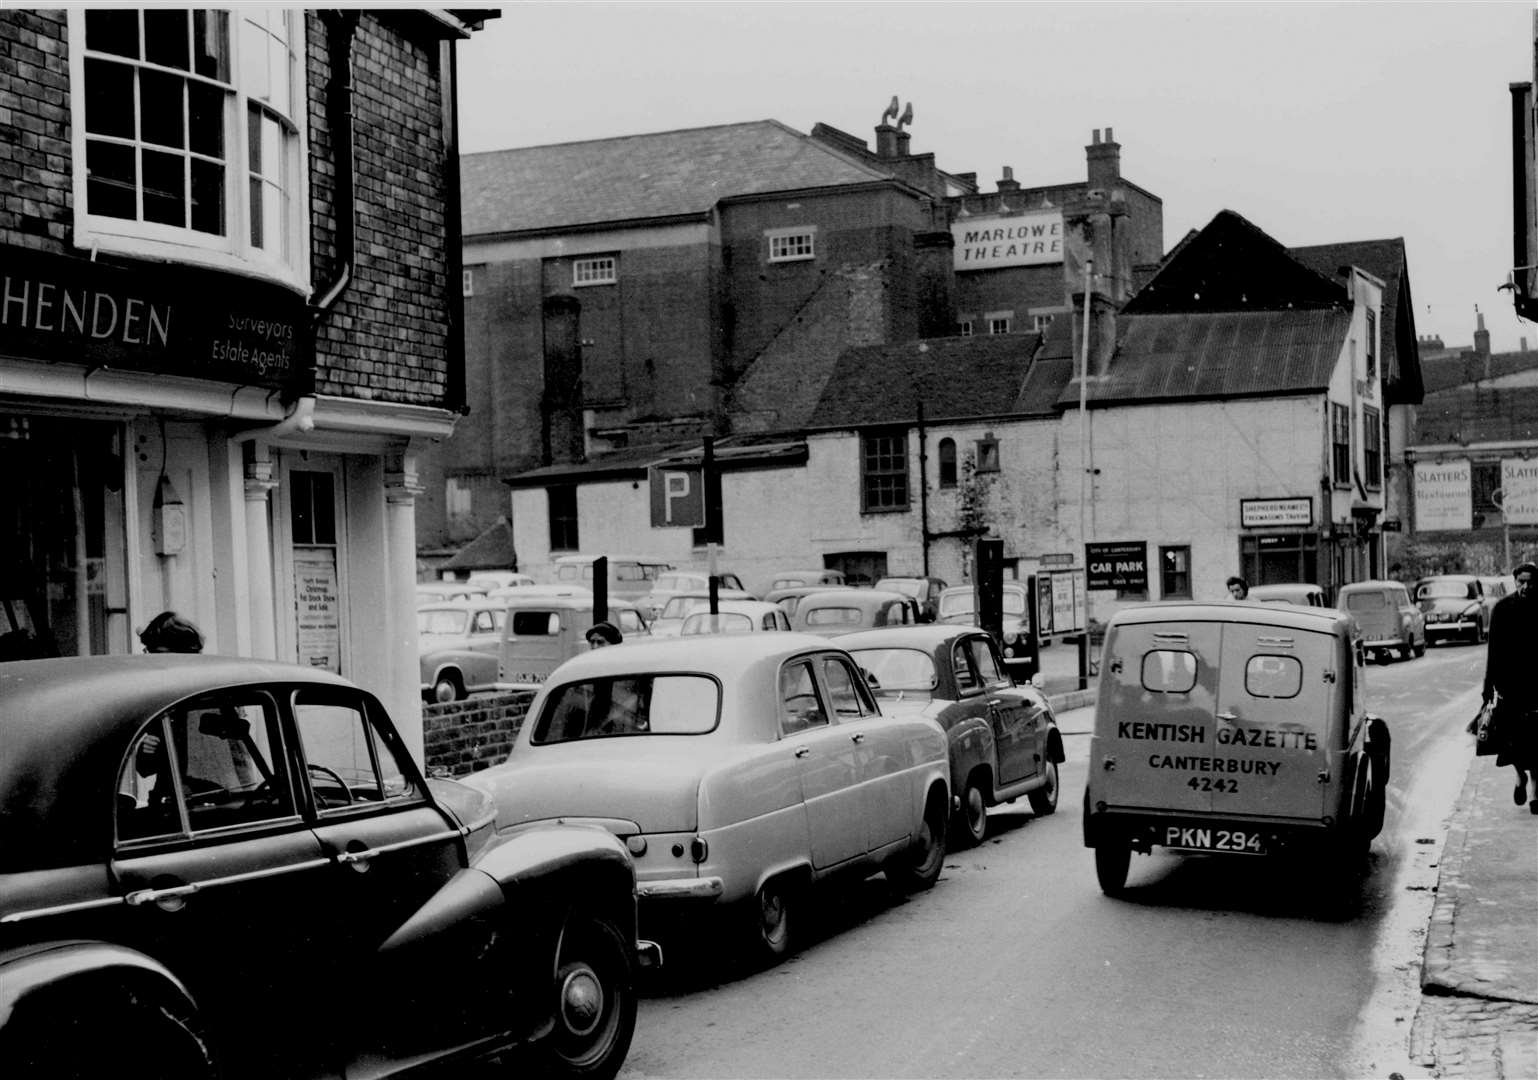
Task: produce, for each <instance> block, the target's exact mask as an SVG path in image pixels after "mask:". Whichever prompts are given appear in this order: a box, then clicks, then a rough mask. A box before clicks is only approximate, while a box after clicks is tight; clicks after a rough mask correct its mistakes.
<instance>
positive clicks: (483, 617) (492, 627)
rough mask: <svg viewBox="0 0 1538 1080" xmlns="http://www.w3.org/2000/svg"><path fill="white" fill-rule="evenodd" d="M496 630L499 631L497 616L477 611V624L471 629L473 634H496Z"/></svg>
mask: <svg viewBox="0 0 1538 1080" xmlns="http://www.w3.org/2000/svg"><path fill="white" fill-rule="evenodd" d="M496 629H497V621H496V618H495V616H494V615H493V614H492V613H491V612H489V611H477V612H476V613H475V623H474V625H472V626H471V628H470V630H471V632H472V633H476V634H491V633H495V632H496Z"/></svg>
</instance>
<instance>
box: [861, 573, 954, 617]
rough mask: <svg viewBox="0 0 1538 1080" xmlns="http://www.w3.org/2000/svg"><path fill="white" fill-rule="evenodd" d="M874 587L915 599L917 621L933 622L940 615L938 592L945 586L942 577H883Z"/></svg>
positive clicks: (942, 590)
mask: <svg viewBox="0 0 1538 1080" xmlns="http://www.w3.org/2000/svg"><path fill="white" fill-rule="evenodd" d="M876 588H878V589H885V590H886V591H887V592H900V593H902V594H903V595H904V596H911V597H913V599H915V600H917V601H918V605H919V622H934V621H935V620H936V619H938V618H939V617H940V594H941V593H942V592H944V591H945V588H946V583H945V579H944V578H937V577H884V578H882V579H881V580H879V581H877V582H876Z"/></svg>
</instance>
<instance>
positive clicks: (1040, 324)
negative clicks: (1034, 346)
mask: <svg viewBox="0 0 1538 1080" xmlns="http://www.w3.org/2000/svg"><path fill="white" fill-rule="evenodd" d="M1053 318H1054V316H1052V315H1032V316H1031V326H1032V328H1033V329H1034V330H1035V331H1036V332H1037V333H1038V334H1045V333H1046V332H1047V327H1049V326H1051V325H1052V319H1053Z"/></svg>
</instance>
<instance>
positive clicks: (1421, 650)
mask: <svg viewBox="0 0 1538 1080" xmlns="http://www.w3.org/2000/svg"><path fill="white" fill-rule="evenodd" d="M1410 651H1411V652H1413V653H1414V654H1415V655H1416V656H1418V657H1419V656H1425V655H1426V639H1425V638H1421V640H1420V644H1418V645H1416V646H1415V647H1414V648H1413V649H1411V650H1410Z"/></svg>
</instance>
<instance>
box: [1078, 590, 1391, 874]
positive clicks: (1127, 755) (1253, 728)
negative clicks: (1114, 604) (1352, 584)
mask: <svg viewBox="0 0 1538 1080" xmlns="http://www.w3.org/2000/svg"><path fill="white" fill-rule="evenodd" d="M1362 653H1363V650H1362V648H1361V646H1360V645H1359V644H1358V642H1357V640H1356V638H1355V628H1354V626H1353V624H1352V621H1351V618H1350V616H1349V615H1347V614H1346V613H1344V612H1341V611H1337V610H1334V609H1332V608H1307V607H1301V606H1293V605H1289V604H1252V603H1200V602H1192V601H1186V602H1170V603H1155V604H1141V605H1138V606H1137V607H1133V608H1126V609H1123V610H1122V611H1119V612H1117V613H1116V615H1115V616H1113V617H1112V619H1111V621H1110V623H1109V624H1108V625H1107V627H1106V635H1105V645H1104V649H1103V652H1102V657H1101V665H1100V684H1099V697H1098V700H1097V702H1096V706H1095V728H1094V734H1093V735H1092V736H1091V738H1090V747H1089V776H1088V781H1087V783H1086V785H1085V789H1084V843H1085V846H1087V847H1090V848H1093V849H1094V851H1095V872H1096V875H1097V877H1098V878H1099V881H1100V887H1101V889H1102V890H1103V891H1104V892H1105V893H1107V894H1108V895H1113V896H1114V895H1118V894H1120V893H1121V892H1122V891H1123V890H1124V889H1125V887H1126V882H1127V874H1128V870H1129V866H1130V864H1131V856H1132V853H1133V852H1140V853H1142V854H1148V853H1151V852H1152V851H1153V849H1154V848H1165V849H1168V850H1172V851H1189V852H1212V853H1220V854H1228V855H1233V856H1236V857H1245V856H1247V857H1256V856H1268V855H1282V854H1288V853H1304V852H1306V853H1313V854H1316V855H1318V854H1323V855H1325V856H1328V858H1326V859H1325V860H1324V865H1325V866H1326V867H1328V868H1329V869H1330V870H1333V871H1336V872H1337V879H1338V880H1341V881H1346V880H1354V877H1355V870H1356V869H1357V868H1358V867H1359V866H1360V864H1361V862H1362V858H1363V856H1365V854H1366V852H1367V849H1368V846H1369V845H1370V844H1371V842H1372V839H1373V837H1375V836H1376V835H1377V834H1378V832H1379V831H1380V830H1381V829H1382V827H1383V813H1384V806H1385V796H1386V790H1387V784H1388V778H1389V731H1388V726H1387V725H1386V724H1385V723H1384V722H1383V721H1382V720H1381V719H1379V718H1378V717H1375V716H1370V715H1368V714H1367V712H1366V710H1365V708H1364V686H1363V662H1362V661H1363V656H1362Z"/></svg>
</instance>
